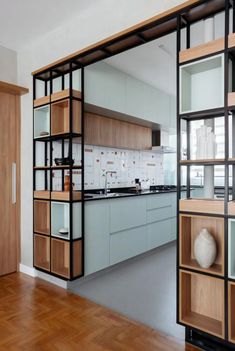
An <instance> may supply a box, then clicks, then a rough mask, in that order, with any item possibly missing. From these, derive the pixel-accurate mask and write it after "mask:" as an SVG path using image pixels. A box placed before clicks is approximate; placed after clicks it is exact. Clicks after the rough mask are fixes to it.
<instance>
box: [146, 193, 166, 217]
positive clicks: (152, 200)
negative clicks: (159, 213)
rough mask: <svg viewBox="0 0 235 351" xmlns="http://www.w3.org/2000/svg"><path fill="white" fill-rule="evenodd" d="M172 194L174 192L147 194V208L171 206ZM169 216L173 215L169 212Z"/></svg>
mask: <svg viewBox="0 0 235 351" xmlns="http://www.w3.org/2000/svg"><path fill="white" fill-rule="evenodd" d="M171 195H172V194H169V193H166V194H157V195H149V196H147V210H153V209H156V208H162V207H168V206H171V203H172V198H171ZM168 217H171V215H170V214H169V216H168Z"/></svg>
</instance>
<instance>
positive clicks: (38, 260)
mask: <svg viewBox="0 0 235 351" xmlns="http://www.w3.org/2000/svg"><path fill="white" fill-rule="evenodd" d="M34 266H36V267H38V268H41V269H45V270H46V271H50V238H49V237H46V236H42V235H38V234H34Z"/></svg>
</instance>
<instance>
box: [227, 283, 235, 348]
mask: <svg viewBox="0 0 235 351" xmlns="http://www.w3.org/2000/svg"><path fill="white" fill-rule="evenodd" d="M234 311H235V283H232V282H229V283H228V338H229V341H230V342H232V343H234V344H235V315H234Z"/></svg>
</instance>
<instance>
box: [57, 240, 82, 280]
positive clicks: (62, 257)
mask: <svg viewBox="0 0 235 351" xmlns="http://www.w3.org/2000/svg"><path fill="white" fill-rule="evenodd" d="M70 245H73V276H74V277H77V276H80V275H81V274H82V243H81V241H80V240H79V241H74V242H73V243H69V242H68V241H63V240H58V239H52V240H51V272H52V273H55V274H58V275H60V276H61V277H64V278H70Z"/></svg>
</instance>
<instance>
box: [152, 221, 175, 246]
mask: <svg viewBox="0 0 235 351" xmlns="http://www.w3.org/2000/svg"><path fill="white" fill-rule="evenodd" d="M147 233H148V250H150V249H153V248H156V247H158V246H161V245H164V244H166V243H168V242H170V241H172V240H173V239H172V220H171V219H167V220H165V221H160V222H155V223H151V224H148V226H147Z"/></svg>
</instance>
